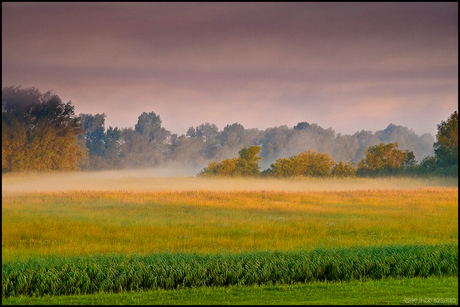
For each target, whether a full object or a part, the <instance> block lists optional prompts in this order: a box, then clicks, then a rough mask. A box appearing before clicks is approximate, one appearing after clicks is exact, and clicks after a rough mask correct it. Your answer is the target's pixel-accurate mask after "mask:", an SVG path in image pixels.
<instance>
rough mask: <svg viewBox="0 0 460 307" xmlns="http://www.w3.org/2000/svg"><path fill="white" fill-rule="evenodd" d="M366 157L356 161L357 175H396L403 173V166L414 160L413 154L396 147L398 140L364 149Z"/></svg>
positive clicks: (412, 163) (411, 163) (412, 162)
mask: <svg viewBox="0 0 460 307" xmlns="http://www.w3.org/2000/svg"><path fill="white" fill-rule="evenodd" d="M365 154H366V157H365V158H363V159H361V161H360V162H358V169H357V175H361V176H375V175H397V174H402V173H404V170H405V168H407V167H411V166H413V165H414V164H415V163H416V161H415V158H414V154H413V153H412V152H411V151H409V150H406V151H402V150H400V149H398V142H394V143H388V144H386V145H385V144H384V143H380V144H379V145H375V146H370V147H368V148H367V149H366V152H365Z"/></svg>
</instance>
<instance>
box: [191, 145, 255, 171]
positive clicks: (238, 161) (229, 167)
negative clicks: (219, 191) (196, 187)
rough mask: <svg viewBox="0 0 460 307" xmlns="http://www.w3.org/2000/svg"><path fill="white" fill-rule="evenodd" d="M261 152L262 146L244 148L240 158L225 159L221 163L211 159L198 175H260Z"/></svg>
mask: <svg viewBox="0 0 460 307" xmlns="http://www.w3.org/2000/svg"><path fill="white" fill-rule="evenodd" d="M259 152H260V146H251V147H249V148H243V149H242V150H240V152H239V157H238V158H232V159H225V160H222V161H221V162H219V163H217V162H216V161H211V162H210V163H209V164H208V166H207V167H205V168H204V169H203V170H202V171H201V172H200V173H199V174H198V176H233V177H240V176H244V177H247V176H258V175H260V170H259V165H258V162H259V160H260V159H262V158H261V157H259V156H258V154H259Z"/></svg>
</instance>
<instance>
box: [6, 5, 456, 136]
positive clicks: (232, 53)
mask: <svg viewBox="0 0 460 307" xmlns="http://www.w3.org/2000/svg"><path fill="white" fill-rule="evenodd" d="M12 85H14V86H18V85H22V87H23V88H27V87H32V86H34V87H36V88H38V89H39V90H40V91H41V92H43V93H44V92H46V91H48V90H51V91H53V92H54V93H55V94H57V95H59V96H60V97H61V98H62V99H63V101H64V102H68V101H69V100H71V101H72V104H73V105H74V106H75V112H76V114H80V113H91V114H96V113H105V114H106V115H107V117H106V128H108V127H109V126H117V127H120V128H122V127H134V125H135V124H136V123H137V119H138V117H139V115H140V114H141V113H142V112H152V111H153V112H155V113H156V114H158V115H160V117H161V120H162V122H163V126H164V127H165V128H166V129H167V130H170V131H171V132H173V133H177V134H184V133H185V132H186V131H187V128H188V127H190V126H197V125H200V124H202V123H205V122H209V123H214V124H216V125H217V126H218V127H219V129H223V127H224V126H225V125H227V124H232V123H235V122H238V123H240V124H242V125H243V126H244V127H245V128H259V129H265V128H268V127H274V126H280V125H287V126H289V127H293V126H295V125H296V124H297V123H299V122H303V121H306V122H309V123H317V124H318V125H320V126H321V127H323V128H329V127H330V128H332V129H333V130H335V132H336V133H342V134H353V133H355V132H356V131H358V130H362V129H364V130H371V131H373V132H375V131H376V130H382V129H385V128H386V127H387V126H388V124H390V123H393V124H396V125H403V126H406V127H408V128H410V129H413V130H414V132H416V133H417V134H419V135H421V134H423V133H431V134H433V135H435V134H436V132H437V128H436V125H437V124H439V123H440V122H441V120H446V119H447V118H448V117H449V115H450V114H451V113H452V112H453V111H455V110H458V3H456V2H454V3H413V2H410V3H286V2H283V3H272V2H270V3H260V2H256V3H18V4H14V3H4V2H2V87H5V86H12Z"/></svg>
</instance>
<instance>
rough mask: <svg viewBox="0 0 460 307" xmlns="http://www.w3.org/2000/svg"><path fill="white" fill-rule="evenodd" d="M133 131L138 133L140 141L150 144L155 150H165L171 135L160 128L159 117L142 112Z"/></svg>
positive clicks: (152, 113) (151, 113)
mask: <svg viewBox="0 0 460 307" xmlns="http://www.w3.org/2000/svg"><path fill="white" fill-rule="evenodd" d="M134 130H135V131H137V132H139V133H140V135H141V136H142V139H144V140H145V141H147V142H149V143H152V145H153V146H154V147H155V149H160V150H165V149H166V148H167V144H166V141H167V140H168V137H169V136H170V135H171V133H170V132H169V131H168V130H166V129H165V128H163V127H162V126H161V119H160V115H156V114H155V112H150V113H147V112H143V113H142V114H141V115H140V116H139V119H138V121H137V124H136V125H135V126H134Z"/></svg>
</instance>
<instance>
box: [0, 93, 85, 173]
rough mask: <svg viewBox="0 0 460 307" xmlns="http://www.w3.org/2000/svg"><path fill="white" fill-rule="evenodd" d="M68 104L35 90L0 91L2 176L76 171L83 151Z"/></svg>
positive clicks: (77, 119)
mask: <svg viewBox="0 0 460 307" xmlns="http://www.w3.org/2000/svg"><path fill="white" fill-rule="evenodd" d="M81 133H83V130H82V129H81V124H80V118H79V117H76V116H75V114H74V107H73V106H72V104H71V102H70V101H69V102H68V103H63V102H62V100H61V98H59V96H57V95H55V94H53V93H52V92H51V91H48V92H47V93H45V94H42V93H40V92H39V90H38V89H36V88H34V87H32V88H26V89H23V88H21V87H20V86H18V87H14V86H11V87H4V88H3V89H2V172H11V171H13V172H19V171H51V170H78V169H79V167H78V164H79V162H80V160H81V159H82V158H83V157H84V156H85V150H84V149H83V148H81V146H80V145H79V142H78V135H79V134H81Z"/></svg>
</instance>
